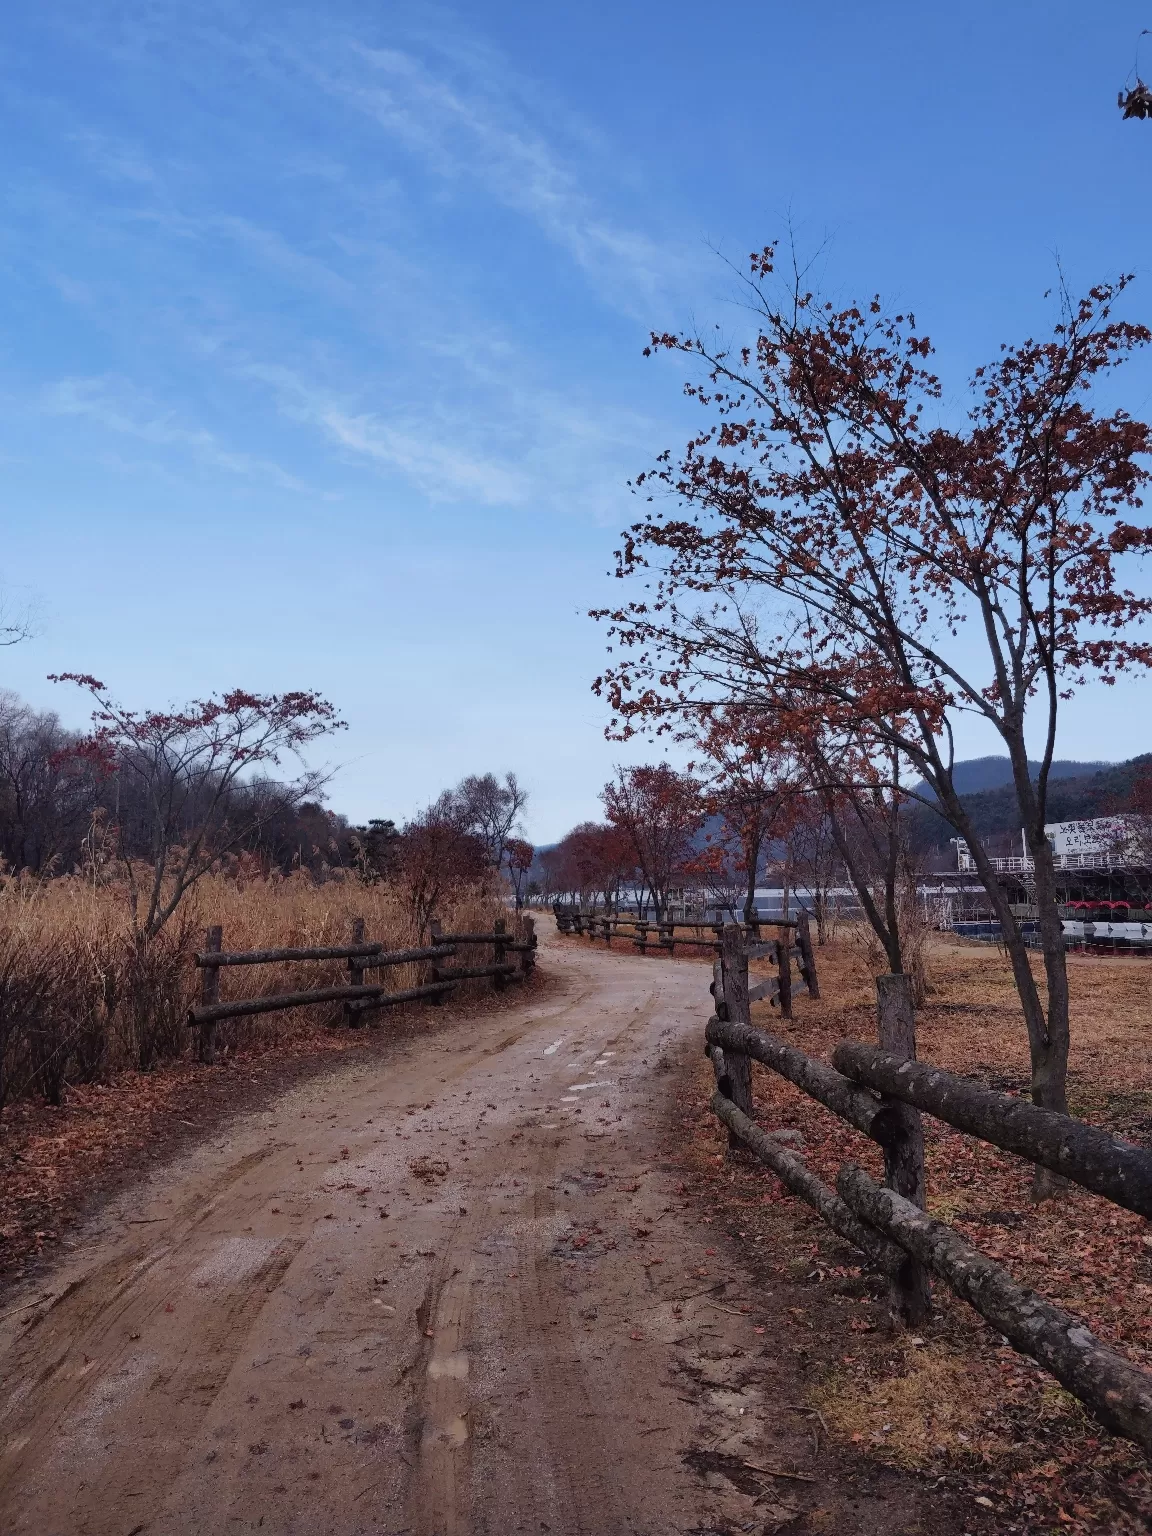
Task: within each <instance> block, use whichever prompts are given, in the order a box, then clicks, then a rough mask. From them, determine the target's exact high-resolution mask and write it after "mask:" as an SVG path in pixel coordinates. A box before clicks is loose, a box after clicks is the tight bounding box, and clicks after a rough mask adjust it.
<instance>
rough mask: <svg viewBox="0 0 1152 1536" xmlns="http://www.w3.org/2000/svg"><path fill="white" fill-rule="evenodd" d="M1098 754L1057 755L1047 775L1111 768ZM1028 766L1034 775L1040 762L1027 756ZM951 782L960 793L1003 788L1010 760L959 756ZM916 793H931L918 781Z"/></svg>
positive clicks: (1073, 774) (1074, 776) (1076, 776)
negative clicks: (1087, 758)
mask: <svg viewBox="0 0 1152 1536" xmlns="http://www.w3.org/2000/svg"><path fill="white" fill-rule="evenodd" d="M1116 766H1117V765H1116V764H1115V763H1109V762H1107V761H1104V760H1102V759H1100V758H1095V759H1093V761H1091V762H1087V763H1081V762H1077V761H1076V760H1075V759H1073V758H1057V759H1056V761H1055V762H1054V763H1053V764H1052V766H1051V768H1050V769H1049V770H1048V779H1049V782H1051V781H1052V780H1053V779H1082V778H1087V777H1089V776H1090V775H1092V774H1094V773H1101V772H1103V771H1104V770H1105V769H1108V768H1114V767H1116ZM1028 768H1029V770H1030V772H1031V775H1032V777H1033V779H1035V778H1036V776H1037V774H1038V773H1039V772H1040V764H1039V763H1038V762H1036V761H1034V760H1032V759H1029V762H1028ZM952 782H953V783H954V784H955V786H956V788H957V790H958V792H959V793H960V794H961V795H979V794H983V793H984V791H985V790H991V789H1002V788H1004V787H1006V786H1010V785H1011V783H1012V764H1011V762H1010V761H1009V759H1008V758H1007V757H967V758H963V759H961V761H960V762H958V763H957V764H956V765H955V767H954V768H953V770H952ZM916 792H917V794H931V791H930V790H929V789H928V787H927V785H926V784H925V783H924V782H923V780H921V781H920V783H919V784H917V785H916Z"/></svg>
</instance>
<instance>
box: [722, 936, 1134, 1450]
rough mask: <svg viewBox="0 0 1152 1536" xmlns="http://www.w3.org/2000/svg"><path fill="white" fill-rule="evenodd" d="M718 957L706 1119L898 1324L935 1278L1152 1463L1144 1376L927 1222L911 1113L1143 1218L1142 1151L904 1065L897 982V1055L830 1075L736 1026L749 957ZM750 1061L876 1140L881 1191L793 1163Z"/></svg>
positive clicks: (867, 1057)
mask: <svg viewBox="0 0 1152 1536" xmlns="http://www.w3.org/2000/svg"><path fill="white" fill-rule="evenodd" d="M724 960H725V962H726V963H725V965H724V966H723V967H722V966H721V964H720V963H719V962H717V965H716V971H715V979H714V981H713V993H714V996H715V1000H716V1014H715V1015H714V1016H713V1017H712V1018H711V1019H709V1021H708V1024H707V1026H706V1029H705V1050H706V1053H707V1055H708V1056H709V1058H710V1059H711V1061H712V1064H713V1068H714V1070H715V1073H716V1092H715V1094H714V1095H713V1098H712V1110H713V1113H714V1114H715V1115H716V1116H717V1118H718V1119H719V1120H720V1121H721V1122H722V1123H723V1124H724V1125H725V1126H727V1128H728V1134H729V1142H730V1145H738V1146H742V1147H745V1148H747V1149H748V1150H749V1151H750V1152H752V1153H753V1154H754V1155H755V1156H756V1157H757V1158H758V1159H759V1160H760V1161H761V1162H762V1163H764V1164H765V1166H766V1167H768V1168H770V1169H771V1170H772V1172H773V1173H775V1174H776V1175H777V1177H778V1178H780V1179H781V1181H782V1182H783V1183H784V1185H785V1187H786V1188H787V1189H789V1190H790V1191H791V1192H792V1193H793V1194H794V1195H796V1196H798V1198H800V1199H802V1200H804V1201H805V1202H806V1203H807V1204H808V1205H810V1206H812V1208H813V1209H814V1210H816V1211H817V1212H818V1213H819V1214H820V1215H821V1216H822V1217H823V1219H824V1220H825V1221H826V1222H827V1223H828V1225H829V1226H830V1227H832V1229H833V1230H834V1231H835V1232H837V1233H838V1234H839V1235H840V1236H841V1237H844V1238H845V1239H846V1240H847V1241H848V1242H850V1243H852V1244H853V1245H854V1246H855V1247H856V1248H858V1249H859V1250H860V1251H861V1252H862V1253H863V1254H865V1255H866V1256H867V1258H868V1259H869V1260H870V1261H871V1262H872V1263H873V1264H875V1265H876V1266H877V1267H878V1268H879V1269H880V1270H881V1271H882V1272H883V1273H884V1274H886V1275H887V1276H888V1277H889V1280H890V1283H891V1298H892V1306H893V1311H894V1313H895V1315H896V1316H897V1317H898V1318H899V1319H901V1320H903V1321H905V1322H917V1321H920V1320H922V1319H923V1317H924V1316H925V1314H926V1313H927V1311H928V1309H929V1308H930V1306H931V1291H930V1288H929V1283H928V1281H929V1276H934V1277H935V1278H937V1279H939V1280H942V1281H943V1282H945V1283H946V1284H947V1285H949V1286H950V1287H951V1288H952V1290H953V1291H954V1292H955V1293H956V1294H957V1295H958V1296H960V1297H962V1298H963V1299H964V1300H965V1301H967V1302H968V1303H969V1304H970V1305H971V1306H972V1307H973V1308H974V1309H975V1310H976V1311H977V1312H978V1313H979V1314H980V1315H981V1316H982V1317H983V1318H985V1319H986V1321H988V1322H989V1323H990V1324H991V1325H992V1326H993V1327H994V1328H996V1329H997V1330H998V1331H999V1332H1000V1333H1001V1334H1003V1336H1004V1337H1005V1338H1006V1339H1007V1340H1008V1341H1009V1342H1010V1343H1011V1344H1012V1345H1013V1347H1014V1348H1016V1349H1018V1350H1019V1351H1020V1352H1021V1353H1023V1354H1027V1355H1030V1356H1031V1357H1032V1358H1033V1359H1034V1360H1036V1361H1037V1362H1038V1363H1039V1364H1040V1365H1042V1366H1043V1367H1044V1368H1045V1369H1046V1370H1048V1371H1050V1372H1051V1374H1052V1375H1053V1376H1055V1378H1056V1379H1057V1380H1058V1381H1059V1382H1060V1383H1061V1385H1062V1386H1064V1387H1065V1388H1067V1390H1068V1391H1069V1392H1071V1393H1073V1394H1074V1395H1075V1396H1076V1397H1078V1398H1079V1399H1080V1400H1081V1402H1083V1403H1085V1404H1086V1405H1087V1406H1088V1407H1089V1408H1090V1409H1091V1410H1092V1411H1093V1413H1094V1414H1095V1415H1096V1417H1097V1418H1098V1419H1099V1420H1100V1421H1101V1422H1102V1423H1103V1424H1105V1425H1106V1426H1107V1427H1108V1428H1109V1429H1111V1430H1112V1431H1113V1432H1114V1433H1115V1434H1119V1435H1124V1436H1126V1437H1127V1438H1128V1439H1130V1440H1133V1441H1135V1442H1136V1444H1138V1445H1139V1446H1141V1447H1142V1449H1143V1450H1144V1451H1146V1452H1149V1453H1152V1372H1150V1371H1147V1370H1145V1369H1144V1368H1142V1367H1140V1366H1137V1365H1134V1364H1133V1363H1132V1362H1131V1361H1128V1360H1125V1359H1124V1358H1123V1356H1121V1355H1119V1354H1118V1353H1116V1351H1114V1350H1111V1349H1109V1348H1108V1347H1107V1346H1105V1345H1104V1344H1102V1343H1101V1342H1100V1341H1099V1340H1098V1339H1096V1338H1095V1337H1094V1336H1093V1334H1092V1333H1091V1332H1090V1330H1089V1329H1088V1328H1087V1326H1086V1325H1085V1324H1084V1323H1083V1322H1082V1321H1080V1320H1079V1319H1077V1318H1075V1317H1073V1316H1071V1315H1070V1314H1068V1313H1066V1312H1063V1311H1062V1310H1061V1309H1060V1308H1058V1307H1056V1306H1053V1305H1052V1304H1051V1303H1049V1302H1047V1301H1045V1300H1044V1299H1043V1298H1042V1297H1039V1296H1037V1295H1036V1294H1035V1293H1034V1292H1032V1291H1030V1290H1027V1289H1026V1288H1025V1287H1023V1286H1020V1285H1018V1284H1017V1283H1016V1282H1015V1281H1014V1280H1013V1279H1012V1277H1011V1276H1010V1275H1009V1273H1008V1272H1007V1270H1005V1269H1004V1268H1003V1266H1001V1265H999V1264H997V1263H995V1262H994V1261H993V1260H992V1259H989V1258H988V1257H986V1256H985V1255H984V1254H982V1253H980V1252H979V1250H978V1249H976V1248H974V1247H973V1246H972V1245H971V1244H970V1243H968V1242H967V1241H966V1240H965V1239H964V1238H962V1237H961V1236H960V1235H959V1234H958V1233H956V1232H955V1231H953V1229H952V1228H951V1227H949V1226H948V1225H947V1223H946V1222H942V1221H938V1220H936V1219H935V1218H933V1217H930V1216H928V1215H926V1214H925V1211H924V1210H923V1203H924V1173H923V1133H922V1130H921V1127H920V1114H921V1113H926V1114H931V1115H934V1116H935V1117H936V1118H937V1119H939V1120H943V1121H944V1122H945V1123H947V1124H948V1125H951V1126H953V1127H955V1128H956V1129H957V1130H960V1131H963V1132H965V1133H966V1134H968V1135H971V1136H975V1137H977V1138H979V1139H980V1140H983V1141H986V1142H988V1143H990V1144H991V1145H993V1146H996V1147H1000V1148H1002V1149H1003V1150H1005V1151H1008V1152H1013V1153H1016V1154H1017V1155H1019V1156H1021V1157H1025V1158H1027V1159H1028V1160H1029V1161H1031V1162H1034V1163H1039V1164H1041V1165H1042V1166H1044V1167H1046V1168H1051V1169H1053V1170H1054V1171H1056V1172H1058V1173H1060V1174H1061V1175H1062V1176H1063V1177H1064V1178H1066V1179H1069V1180H1071V1181H1072V1182H1073V1183H1076V1184H1080V1185H1081V1186H1083V1187H1084V1188H1085V1189H1090V1190H1092V1191H1093V1192H1094V1193H1096V1194H1098V1195H1102V1196H1103V1197H1104V1198H1105V1199H1107V1200H1110V1201H1112V1203H1113V1204H1116V1205H1120V1206H1123V1207H1124V1208H1125V1209H1127V1210H1130V1211H1136V1212H1139V1213H1140V1214H1141V1215H1143V1216H1152V1152H1149V1151H1147V1150H1145V1149H1144V1148H1141V1147H1136V1146H1133V1145H1131V1144H1130V1143H1129V1142H1126V1141H1122V1140H1121V1139H1119V1138H1118V1137H1114V1136H1110V1135H1109V1134H1108V1133H1107V1132H1106V1131H1102V1130H1100V1129H1099V1128H1097V1127H1095V1126H1090V1125H1085V1124H1084V1123H1083V1122H1082V1121H1079V1120H1075V1119H1074V1118H1073V1117H1072V1116H1070V1115H1061V1114H1058V1113H1056V1112H1055V1111H1052V1110H1046V1109H1040V1108H1038V1107H1037V1106H1036V1105H1034V1104H1031V1103H1029V1102H1027V1101H1025V1100H1021V1099H1016V1098H1012V1097H1011V1096H1010V1095H1008V1094H1003V1093H997V1092H995V1091H994V1090H992V1089H990V1088H984V1087H982V1086H981V1085H980V1084H976V1083H971V1082H968V1081H967V1080H966V1079H964V1078H960V1077H956V1076H955V1075H954V1074H952V1073H949V1072H943V1071H941V1070H940V1069H939V1068H936V1067H932V1066H929V1065H928V1064H926V1063H923V1062H917V1061H915V1060H913V1059H911V1058H910V1050H909V1047H910V1045H911V1035H910V1033H909V1021H910V1018H911V1009H910V1001H909V1003H908V1005H907V1006H906V1004H905V999H904V995H903V985H902V983H901V978H895V979H893V978H889V979H888V982H889V984H888V985H887V986H884V985H882V986H881V987H880V989H879V990H880V1007H879V1022H880V1029H881V1035H882V1037H883V1038H884V1040H885V1043H886V1044H888V1045H889V1046H892V1047H895V1049H888V1050H885V1049H883V1048H878V1047H875V1046H871V1045H864V1044H860V1043H858V1042H855V1041H845V1042H843V1043H842V1044H841V1045H839V1046H837V1048H836V1050H835V1051H834V1052H833V1058H832V1059H833V1063H834V1065H833V1066H829V1065H828V1064H827V1063H826V1062H822V1061H818V1060H816V1059H815V1058H813V1057H811V1056H807V1055H806V1054H805V1053H804V1052H803V1051H800V1050H798V1049H797V1048H796V1047H795V1046H792V1045H789V1044H788V1043H787V1042H785V1041H783V1040H779V1039H777V1038H776V1037H775V1036H773V1035H770V1034H767V1033H765V1032H764V1031H762V1030H757V1029H753V1028H752V1027H751V1025H750V1024H748V1023H747V1022H746V1011H747V1004H746V1002H745V1000H744V999H745V997H746V992H747V986H746V975H747V970H746V966H747V960H746V954H743V953H742V951H741V949H740V947H739V945H738V944H737V942H736V940H735V939H734V938H733V939H732V940H730V941H729V942H728V943H727V944H726V947H725V951H724ZM741 963H742V964H743V967H744V977H745V985H744V988H743V991H742V989H741V978H740V974H739V972H740V968H741ZM721 982H722V983H723V984H722V985H721ZM893 998H895V1002H893ZM741 1013H743V1014H744V1017H738V1016H734V1015H740V1014H741ZM753 1060H754V1061H759V1062H761V1063H762V1064H763V1065H764V1066H766V1067H768V1068H769V1069H770V1070H772V1071H774V1072H777V1073H779V1074H780V1075H781V1076H782V1077H785V1078H787V1079H788V1081H789V1082H792V1083H794V1084H796V1086H797V1087H799V1088H800V1089H801V1090H802V1091H803V1092H804V1093H806V1094H807V1095H808V1096H809V1097H811V1098H814V1099H816V1100H818V1101H819V1102H820V1103H821V1104H823V1105H825V1106H826V1107H827V1108H828V1109H830V1110H832V1112H833V1113H834V1114H836V1115H838V1116H839V1117H840V1118H841V1119H842V1120H845V1121H846V1122H847V1123H848V1124H849V1125H852V1126H854V1127H855V1129H857V1130H858V1131H861V1132H862V1133H863V1134H864V1135H866V1136H868V1137H870V1138H871V1139H872V1140H874V1141H876V1142H878V1143H879V1144H880V1146H881V1147H883V1149H884V1154H885V1178H886V1187H881V1186H880V1185H878V1184H876V1183H875V1181H874V1180H873V1179H871V1178H870V1177H869V1176H868V1175H867V1174H866V1173H864V1172H863V1171H862V1170H861V1169H859V1168H857V1167H856V1166H855V1165H853V1164H850V1163H849V1164H845V1165H844V1166H843V1167H842V1168H841V1170H840V1174H839V1177H838V1179H837V1184H836V1189H835V1191H833V1190H831V1189H829V1188H828V1187H827V1186H826V1185H825V1184H823V1183H822V1182H821V1181H820V1180H819V1179H818V1178H817V1177H816V1175H815V1174H813V1173H812V1172H811V1170H810V1169H809V1168H808V1166H807V1164H806V1163H805V1162H804V1159H803V1157H801V1156H800V1154H799V1153H797V1152H795V1151H792V1150H789V1149H787V1148H785V1147H784V1145H783V1144H782V1142H780V1141H779V1140H778V1139H777V1138H776V1137H774V1136H773V1134H772V1133H771V1132H770V1131H768V1130H765V1129H764V1128H763V1127H761V1126H758V1125H757V1124H756V1123H755V1120H754V1119H753V1109H752V1101H751V1092H750V1084H747V1085H746V1083H745V1080H744V1076H743V1073H744V1069H745V1068H746V1067H747V1065H748V1063H749V1062H750V1061H753ZM910 1117H914V1118H910Z"/></svg>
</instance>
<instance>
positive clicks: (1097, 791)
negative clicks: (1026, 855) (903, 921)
mask: <svg viewBox="0 0 1152 1536" xmlns="http://www.w3.org/2000/svg"><path fill="white" fill-rule="evenodd" d="M1007 761H1008V760H1007V758H977V759H975V764H970V763H963V764H958V765H957V766H958V767H961V768H968V767H971V766H974V765H975V766H977V767H978V768H979V769H980V772H984V771H986V770H984V769H983V767H982V766H981V765H984V764H989V763H1004V764H1007ZM1068 766H1072V767H1079V768H1081V769H1085V768H1086V769H1088V771H1087V772H1080V773H1076V774H1071V775H1069V774H1065V773H1061V774H1059V775H1056V776H1054V777H1053V778H1052V779H1050V780H1049V784H1048V821H1049V822H1054V821H1089V820H1091V818H1092V817H1093V816H1107V815H1109V814H1110V813H1111V812H1112V811H1116V810H1119V809H1122V808H1123V806H1124V804H1125V802H1126V801H1127V799H1128V796H1129V794H1130V793H1131V790H1132V785H1133V783H1134V782H1135V780H1136V779H1138V778H1140V777H1141V776H1142V775H1144V774H1148V773H1152V752H1145V753H1142V754H1141V755H1140V756H1139V757H1132V758H1129V759H1128V760H1127V762H1123V763H1105V764H1103V765H1101V766H1097V765H1095V764H1091V763H1089V764H1072V765H1068V764H1065V763H1061V764H1060V767H1061V769H1063V768H1065V767H1068ZM1093 769H1094V770H1095V771H1092V770H1093ZM1055 770H1056V765H1055V764H1053V774H1054V775H1055ZM961 799H962V800H963V802H964V806H965V808H966V810H967V811H968V814H969V815H970V816H971V817H972V821H973V824H974V826H975V828H976V830H977V832H979V833H980V835H981V837H983V838H987V839H993V840H994V839H996V838H997V837H1003V838H1014V839H1015V840H1016V842H1017V843H1018V842H1019V839H1020V812H1019V811H1018V810H1017V808H1016V795H1015V792H1014V790H1013V789H1012V785H1011V782H1010V778H1009V779H1008V780H1007V781H1006V782H1002V783H1001V784H1000V785H998V786H997V787H995V788H991V789H983V790H979V791H975V792H972V791H969V792H966V793H965V792H962V793H961ZM908 823H909V837H910V841H911V843H912V846H913V847H915V848H917V849H919V850H921V851H922V852H928V851H929V850H931V849H933V848H945V847H947V845H948V840H949V839H950V838H952V837H955V835H956V834H955V832H954V831H953V830H952V828H951V827H950V826H949V825H948V823H947V822H946V821H945V820H944V819H943V817H941V816H940V815H939V814H938V813H937V812H936V811H933V810H932V809H931V808H930V807H928V806H925V805H918V806H914V807H911V808H910V809H909V812H908ZM993 851H996V850H993Z"/></svg>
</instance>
